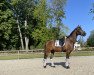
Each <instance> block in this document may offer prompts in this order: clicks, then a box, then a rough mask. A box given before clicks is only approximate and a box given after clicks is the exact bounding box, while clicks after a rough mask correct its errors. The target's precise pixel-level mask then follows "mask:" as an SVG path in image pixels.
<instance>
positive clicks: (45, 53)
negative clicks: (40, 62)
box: [44, 43, 48, 59]
mask: <svg viewBox="0 0 94 75" xmlns="http://www.w3.org/2000/svg"><path fill="white" fill-rule="evenodd" d="M46 47H47V46H46V43H45V45H44V59H47V56H48V52H47V48H46Z"/></svg>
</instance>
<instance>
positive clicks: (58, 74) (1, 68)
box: [0, 56, 94, 75]
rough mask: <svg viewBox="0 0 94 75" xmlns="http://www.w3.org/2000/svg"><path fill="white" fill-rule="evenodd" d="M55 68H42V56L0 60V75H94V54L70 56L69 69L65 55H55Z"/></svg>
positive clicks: (48, 66)
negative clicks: (66, 66)
mask: <svg viewBox="0 0 94 75" xmlns="http://www.w3.org/2000/svg"><path fill="white" fill-rule="evenodd" d="M53 61H54V62H55V68H53V67H51V66H50V59H49V58H48V65H47V68H43V58H34V59H19V60H0V75H94V56H72V57H70V69H66V68H65V67H64V65H65V57H55V58H54V59H53Z"/></svg>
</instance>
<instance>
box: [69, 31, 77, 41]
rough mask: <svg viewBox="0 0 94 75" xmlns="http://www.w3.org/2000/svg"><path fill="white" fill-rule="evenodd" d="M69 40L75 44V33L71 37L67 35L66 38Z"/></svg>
mask: <svg viewBox="0 0 94 75" xmlns="http://www.w3.org/2000/svg"><path fill="white" fill-rule="evenodd" d="M68 38H69V39H70V41H71V42H73V43H75V42H76V39H77V35H76V32H75V31H74V32H72V33H71V35H69V37H68Z"/></svg>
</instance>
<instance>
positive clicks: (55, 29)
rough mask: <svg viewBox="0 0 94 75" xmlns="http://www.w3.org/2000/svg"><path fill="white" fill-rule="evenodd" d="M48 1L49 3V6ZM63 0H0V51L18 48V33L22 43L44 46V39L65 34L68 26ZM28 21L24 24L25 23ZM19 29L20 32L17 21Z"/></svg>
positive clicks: (55, 37)
mask: <svg viewBox="0 0 94 75" xmlns="http://www.w3.org/2000/svg"><path fill="white" fill-rule="evenodd" d="M49 2H50V4H51V5H49ZM65 4H66V0H58V1H57V0H52V1H51V0H2V1H0V50H3V49H20V48H21V41H20V39H21V38H20V35H19V33H21V34H22V40H23V43H24V45H25V36H27V37H28V38H29V47H31V46H34V47H37V48H43V44H44V43H45V42H46V41H47V40H51V39H58V38H60V37H62V36H64V35H65V32H66V31H65V30H67V27H66V26H65V25H64V24H63V21H62V19H63V18H65V11H64V6H65ZM25 20H27V26H26V27H25V25H24V23H25ZM16 21H18V22H19V28H20V30H21V32H19V28H18V24H17V23H16Z"/></svg>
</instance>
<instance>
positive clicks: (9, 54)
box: [0, 51, 94, 60]
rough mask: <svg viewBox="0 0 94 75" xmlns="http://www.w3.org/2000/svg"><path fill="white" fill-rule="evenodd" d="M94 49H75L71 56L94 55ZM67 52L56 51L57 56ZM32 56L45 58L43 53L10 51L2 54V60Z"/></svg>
mask: <svg viewBox="0 0 94 75" xmlns="http://www.w3.org/2000/svg"><path fill="white" fill-rule="evenodd" d="M93 55H94V51H74V52H72V53H71V56H93ZM63 56H65V53H55V57H63ZM31 58H43V53H22V54H17V53H13V54H12V53H8V54H1V56H0V60H13V59H31Z"/></svg>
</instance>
